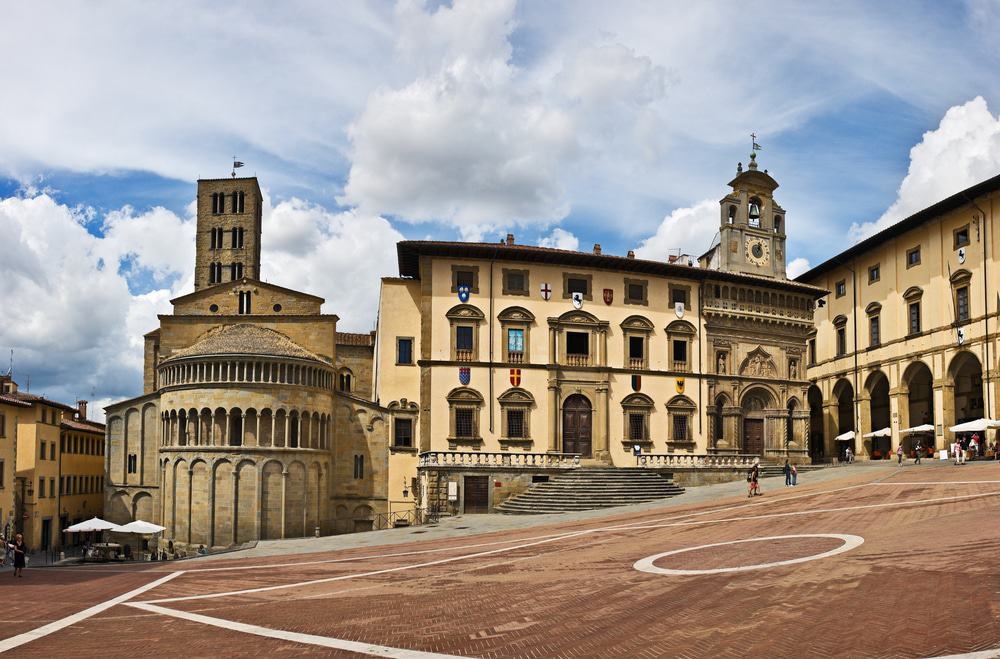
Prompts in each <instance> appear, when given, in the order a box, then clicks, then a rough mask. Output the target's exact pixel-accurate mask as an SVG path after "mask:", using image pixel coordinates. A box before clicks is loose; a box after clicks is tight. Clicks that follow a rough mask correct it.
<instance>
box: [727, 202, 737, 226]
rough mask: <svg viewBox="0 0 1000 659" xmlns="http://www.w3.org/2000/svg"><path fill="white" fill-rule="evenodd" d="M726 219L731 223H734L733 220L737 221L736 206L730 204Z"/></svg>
mask: <svg viewBox="0 0 1000 659" xmlns="http://www.w3.org/2000/svg"><path fill="white" fill-rule="evenodd" d="M726 221H727V222H729V224H732V223H733V222H735V221H736V206H730V207H729V211H728V215H727V217H726Z"/></svg>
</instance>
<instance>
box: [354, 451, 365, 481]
mask: <svg viewBox="0 0 1000 659" xmlns="http://www.w3.org/2000/svg"><path fill="white" fill-rule="evenodd" d="M364 477H365V456H363V455H355V456H354V478H356V479H359V480H360V479H363V478H364Z"/></svg>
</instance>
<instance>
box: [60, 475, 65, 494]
mask: <svg viewBox="0 0 1000 659" xmlns="http://www.w3.org/2000/svg"><path fill="white" fill-rule="evenodd" d="M59 494H66V477H65V476H60V477H59Z"/></svg>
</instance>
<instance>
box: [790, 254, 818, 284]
mask: <svg viewBox="0 0 1000 659" xmlns="http://www.w3.org/2000/svg"><path fill="white" fill-rule="evenodd" d="M811 267H812V266H811V265H809V259H804V258H802V257H799V258H797V259H792V261H791V263H789V264H788V266H787V267H786V268H785V274H786V275H787V276H788V278H789V279H795V278H796V277H798V276H799V275H801V274H803V273H804V272H807V271H808V270H809V268H811Z"/></svg>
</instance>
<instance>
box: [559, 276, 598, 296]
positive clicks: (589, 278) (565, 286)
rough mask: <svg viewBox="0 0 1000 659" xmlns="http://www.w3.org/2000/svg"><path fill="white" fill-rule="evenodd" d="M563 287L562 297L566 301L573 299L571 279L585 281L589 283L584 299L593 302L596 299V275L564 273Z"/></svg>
mask: <svg viewBox="0 0 1000 659" xmlns="http://www.w3.org/2000/svg"><path fill="white" fill-rule="evenodd" d="M562 279H563V287H562V292H563V294H562V296H563V299H564V300H569V299H570V298H572V297H573V295H572V293H570V292H569V280H570V279H583V280H586V282H587V292H586V293H585V294H584V296H583V299H584V300H586V301H588V302H591V301H593V299H594V275H585V274H581V273H578V272H564V273H562Z"/></svg>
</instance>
